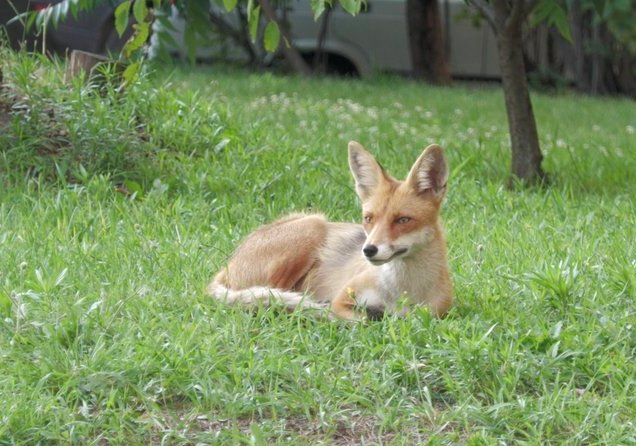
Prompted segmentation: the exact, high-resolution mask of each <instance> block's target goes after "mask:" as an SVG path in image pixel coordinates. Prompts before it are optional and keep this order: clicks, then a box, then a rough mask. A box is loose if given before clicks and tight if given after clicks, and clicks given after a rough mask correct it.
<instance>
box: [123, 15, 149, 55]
mask: <svg viewBox="0 0 636 446" xmlns="http://www.w3.org/2000/svg"><path fill="white" fill-rule="evenodd" d="M133 28H134V30H135V33H134V34H133V36H132V38H131V39H129V40H128V42H126V44H125V45H124V49H123V52H124V55H125V56H126V57H128V58H129V57H130V56H132V54H133V53H134V52H136V51H137V50H139V49H140V48H141V47H142V46H144V43H146V41H147V40H148V37H149V36H150V23H149V22H143V23H135V24H134V25H133Z"/></svg>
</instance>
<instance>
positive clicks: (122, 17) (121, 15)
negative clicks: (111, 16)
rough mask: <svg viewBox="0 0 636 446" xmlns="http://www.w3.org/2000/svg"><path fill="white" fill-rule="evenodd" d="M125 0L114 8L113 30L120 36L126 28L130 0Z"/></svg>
mask: <svg viewBox="0 0 636 446" xmlns="http://www.w3.org/2000/svg"><path fill="white" fill-rule="evenodd" d="M131 1H132V0H126V1H124V2H123V3H121V4H120V5H119V6H117V8H116V9H115V30H116V31H117V35H118V36H120V37H121V36H122V34H124V31H126V28H128V15H129V14H130V2H131Z"/></svg>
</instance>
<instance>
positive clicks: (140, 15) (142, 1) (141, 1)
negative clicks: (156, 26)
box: [133, 0, 148, 22]
mask: <svg viewBox="0 0 636 446" xmlns="http://www.w3.org/2000/svg"><path fill="white" fill-rule="evenodd" d="M133 16H134V17H135V20H137V22H145V21H146V17H147V16H148V7H147V6H146V0H135V3H134V4H133Z"/></svg>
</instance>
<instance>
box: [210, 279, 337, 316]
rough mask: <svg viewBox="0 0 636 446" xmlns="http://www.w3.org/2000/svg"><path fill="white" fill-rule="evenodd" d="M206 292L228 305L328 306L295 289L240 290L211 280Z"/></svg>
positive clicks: (258, 288)
mask: <svg viewBox="0 0 636 446" xmlns="http://www.w3.org/2000/svg"><path fill="white" fill-rule="evenodd" d="M206 291H207V293H208V294H209V295H210V296H212V297H214V298H215V299H217V300H219V301H221V302H225V303H227V304H230V305H242V306H247V307H257V306H259V305H263V306H267V307H269V306H276V305H282V306H283V307H284V308H285V309H286V310H289V311H292V310H297V309H314V310H323V309H326V308H329V305H328V303H326V302H314V301H312V300H311V297H310V296H307V295H305V294H303V293H298V292H296V291H285V290H280V289H277V288H267V287H251V288H245V289H242V290H233V289H231V288H227V287H226V286H224V285H222V284H220V283H217V282H213V283H211V284H210V285H209V286H208V288H207V290H206Z"/></svg>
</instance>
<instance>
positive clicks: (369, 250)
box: [362, 245, 378, 259]
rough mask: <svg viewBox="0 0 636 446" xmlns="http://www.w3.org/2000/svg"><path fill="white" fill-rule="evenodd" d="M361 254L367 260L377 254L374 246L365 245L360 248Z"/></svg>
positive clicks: (376, 248)
mask: <svg viewBox="0 0 636 446" xmlns="http://www.w3.org/2000/svg"><path fill="white" fill-rule="evenodd" d="M362 252H363V253H364V255H365V256H366V257H367V258H369V259H370V258H371V257H373V256H374V255H376V254H377V253H378V247H377V246H375V245H367V246H365V247H364V248H362Z"/></svg>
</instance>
